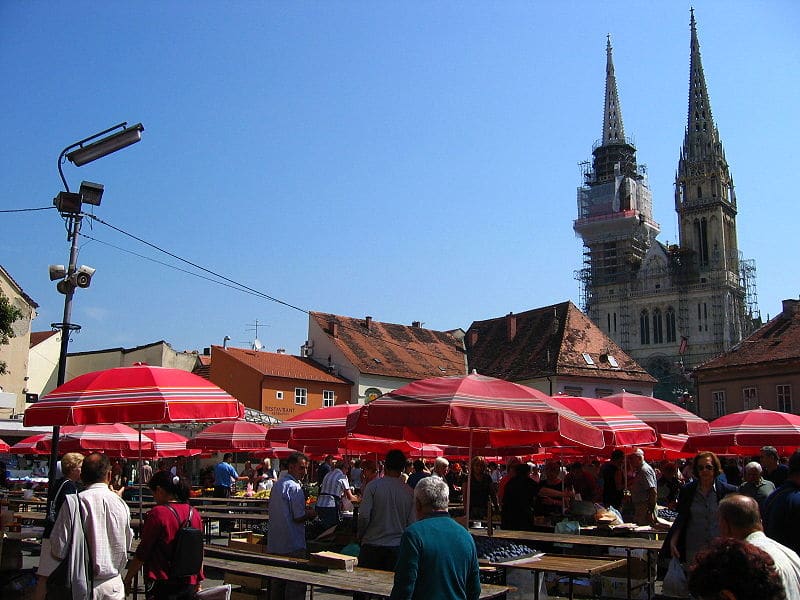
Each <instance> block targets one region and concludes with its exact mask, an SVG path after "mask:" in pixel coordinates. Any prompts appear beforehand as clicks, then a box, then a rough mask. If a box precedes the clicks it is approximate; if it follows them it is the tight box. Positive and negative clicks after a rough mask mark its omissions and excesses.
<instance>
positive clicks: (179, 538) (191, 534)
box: [166, 504, 203, 579]
mask: <svg viewBox="0 0 800 600" xmlns="http://www.w3.org/2000/svg"><path fill="white" fill-rule="evenodd" d="M166 506H167V508H169V509H170V510H171V511H172V514H173V515H175V518H176V519H178V524H179V528H178V533H176V534H175V554H174V555H173V557H172V568H171V569H170V576H171V577H172V578H174V579H179V578H182V577H191V576H192V575H197V574H198V573H200V569H201V568H202V567H203V530H202V529H198V528H197V527H193V526H192V515H193V514H194V509H193V508H192V507H191V506H190V507H189V516H188V517H187V518H186V521H185V522H183V523H181V518H180V517H179V516H178V513H177V511H176V510H175V509H174V508H172V507H171V506H170V505H169V504H167V505H166Z"/></svg>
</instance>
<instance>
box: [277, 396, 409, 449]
mask: <svg viewBox="0 0 800 600" xmlns="http://www.w3.org/2000/svg"><path fill="white" fill-rule="evenodd" d="M361 408H362V406H361V405H359V404H337V405H335V406H328V407H325V408H315V409H312V410H308V411H306V412H304V413H300V414H299V415H295V416H294V417H292V418H291V419H287V420H286V421H284V422H283V423H281V424H280V425H276V426H275V427H271V428H270V430H269V433H268V434H267V439H268V440H269V441H271V442H288V441H289V440H290V439H294V440H318V439H331V438H346V437H347V435H348V431H347V418H348V417H349V416H350V415H351V414H353V413H354V412H357V411H359V410H360V409H361ZM391 433H392V431H391V430H389V429H387V430H386V432H385V433H384V434H383V437H392V436H391ZM394 433H396V434H397V435H398V436H399V435H401V434H402V430H401V429H400V428H397V429H396V430H395V431H394Z"/></svg>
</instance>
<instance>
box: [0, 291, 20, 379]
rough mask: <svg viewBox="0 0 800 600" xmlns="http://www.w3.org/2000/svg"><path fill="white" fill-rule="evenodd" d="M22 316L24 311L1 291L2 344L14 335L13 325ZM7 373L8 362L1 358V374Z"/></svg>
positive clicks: (0, 344)
mask: <svg viewBox="0 0 800 600" xmlns="http://www.w3.org/2000/svg"><path fill="white" fill-rule="evenodd" d="M22 317H23V314H22V311H21V310H20V309H19V308H17V307H16V306H14V305H13V304H12V303H11V301H10V300H9V299H8V298H7V297H6V296H5V294H3V292H0V346H3V345H5V344H7V343H8V342H9V340H10V339H11V338H13V337H14V329H13V325H14V323H15V322H16V321H18V320H19V319H21V318H22ZM5 373H6V363H5V361H2V360H0V375H5Z"/></svg>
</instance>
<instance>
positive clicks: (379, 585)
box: [203, 557, 508, 600]
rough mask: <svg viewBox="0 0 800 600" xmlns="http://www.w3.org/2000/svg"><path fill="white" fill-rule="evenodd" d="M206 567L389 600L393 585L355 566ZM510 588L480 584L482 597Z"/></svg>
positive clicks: (211, 561)
mask: <svg viewBox="0 0 800 600" xmlns="http://www.w3.org/2000/svg"><path fill="white" fill-rule="evenodd" d="M203 564H204V566H206V567H214V568H217V569H222V570H223V571H227V572H230V573H241V574H246V575H260V576H262V577H270V578H272V579H279V580H281V581H296V582H299V583H305V584H306V585H310V586H312V588H313V587H314V586H322V587H328V588H332V589H335V590H340V591H343V592H360V593H362V594H368V595H370V596H377V597H380V598H388V597H389V595H390V594H391V593H392V586H393V585H394V574H393V573H391V572H389V571H377V570H374V569H364V568H361V567H355V569H353V571H352V572H348V571H345V570H338V569H329V570H328V571H327V572H324V573H320V572H316V571H306V570H304V569H302V568H292V567H282V566H276V565H266V564H258V563H248V562H241V561H238V560H227V559H223V558H211V557H207V558H205V560H204V561H203ZM507 592H508V587H506V586H502V585H490V584H481V595H480V598H481V599H482V600H483V599H489V598H505V595H506V593H507Z"/></svg>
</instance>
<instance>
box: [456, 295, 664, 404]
mask: <svg viewBox="0 0 800 600" xmlns="http://www.w3.org/2000/svg"><path fill="white" fill-rule="evenodd" d="M465 339H466V346H467V356H468V357H469V368H470V369H471V370H472V369H474V370H476V371H477V372H478V373H480V374H481V375H488V376H490V377H497V378H498V379H505V380H506V381H513V382H514V383H519V384H521V385H526V386H528V387H532V388H535V389H537V390H539V391H541V392H544V393H545V394H548V395H551V396H552V395H555V394H561V393H563V394H568V395H570V396H585V397H589V398H603V397H605V396H610V395H611V394H616V393H619V392H622V391H628V392H631V393H636V394H642V395H645V396H649V395H651V394H652V391H653V385H654V384H655V379H653V377H651V376H650V375H648V374H647V372H646V371H645V370H644V369H643V368H642V367H641V366H640V365H639V364H637V363H636V361H634V360H633V359H632V358H631V357H630V356H628V355H627V354H625V352H623V351H622V349H621V348H620V347H619V346H618V345H617V344H615V343H614V341H613V340H611V339H610V338H609V337H608V336H607V335H605V334H604V333H603V332H602V331H601V330H600V328H599V327H597V325H595V324H594V323H592V321H591V320H589V318H588V317H587V316H586V315H584V314H583V313H582V312H581V311H580V310H578V307H577V306H575V305H574V304H573V303H572V302H569V301H567V302H561V303H559V304H554V305H552V306H545V307H542V308H535V309H533V310H529V311H525V312H522V313H517V314H514V313H509V314H508V315H506V316H504V317H498V318H495V319H487V320H484V321H475V322H473V323H472V325H471V326H470V328H469V329H468V330H467V335H466V338H465Z"/></svg>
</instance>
